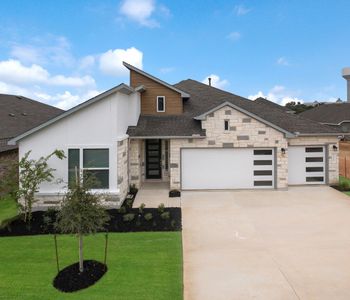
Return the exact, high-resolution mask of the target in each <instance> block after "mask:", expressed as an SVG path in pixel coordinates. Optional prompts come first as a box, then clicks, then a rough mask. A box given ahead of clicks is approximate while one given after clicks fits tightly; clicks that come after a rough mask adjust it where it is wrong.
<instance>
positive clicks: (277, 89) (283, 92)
mask: <svg viewBox="0 0 350 300" xmlns="http://www.w3.org/2000/svg"><path fill="white" fill-rule="evenodd" d="M295 94H296V93H295V92H293V91H289V90H287V89H286V88H285V87H284V86H282V85H275V86H274V87H273V88H272V89H270V90H269V91H268V93H267V94H265V93H263V92H262V91H259V92H257V93H256V94H253V95H249V96H248V99H251V100H255V99H256V98H259V97H262V98H266V99H267V100H270V101H272V102H275V103H278V104H280V105H285V104H286V103H288V102H291V101H294V102H300V103H304V100H303V99H300V98H298V97H297V96H296V95H295Z"/></svg>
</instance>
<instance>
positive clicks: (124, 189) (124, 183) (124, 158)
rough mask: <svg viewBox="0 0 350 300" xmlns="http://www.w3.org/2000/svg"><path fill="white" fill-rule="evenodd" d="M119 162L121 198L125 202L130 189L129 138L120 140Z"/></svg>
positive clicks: (118, 172)
mask: <svg viewBox="0 0 350 300" xmlns="http://www.w3.org/2000/svg"><path fill="white" fill-rule="evenodd" d="M117 162H118V167H117V174H118V189H119V191H120V192H119V193H120V195H119V198H120V201H121V202H123V201H124V199H125V197H126V195H127V193H128V191H129V174H128V167H129V166H128V138H126V139H124V140H122V141H118V149H117Z"/></svg>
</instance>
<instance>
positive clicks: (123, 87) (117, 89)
mask: <svg viewBox="0 0 350 300" xmlns="http://www.w3.org/2000/svg"><path fill="white" fill-rule="evenodd" d="M116 92H121V93H124V94H127V95H130V94H131V93H134V92H135V90H134V89H133V88H131V87H129V86H128V85H126V84H124V83H121V84H119V85H118V86H116V87H114V88H111V89H109V90H107V91H105V92H103V93H101V94H99V95H97V96H95V97H93V98H91V99H89V100H87V101H85V102H83V103H81V104H79V105H77V106H74V107H73V108H71V109H69V110H67V111H65V112H64V113H62V114H60V115H58V116H56V117H55V118H52V119H50V120H48V121H47V122H45V123H42V124H40V125H39V126H37V127H34V128H32V129H30V130H28V131H26V132H24V133H23V134H21V135H18V136H16V137H15V138H13V139H11V140H10V141H9V142H8V143H9V145H15V144H16V142H17V141H19V140H21V139H23V138H25V137H27V136H29V135H31V134H33V133H34V132H37V131H39V130H41V129H43V128H45V127H47V126H49V125H51V124H53V123H56V122H57V121H59V120H61V119H63V118H65V117H68V116H69V115H71V114H73V113H75V112H76V111H78V110H81V109H83V108H85V107H87V106H89V105H91V104H93V103H95V102H97V101H100V100H101V99H103V98H105V97H107V96H109V95H111V94H113V93H116Z"/></svg>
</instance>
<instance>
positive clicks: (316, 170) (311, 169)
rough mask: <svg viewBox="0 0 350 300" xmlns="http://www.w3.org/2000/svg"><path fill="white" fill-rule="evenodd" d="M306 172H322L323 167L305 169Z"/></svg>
mask: <svg viewBox="0 0 350 300" xmlns="http://www.w3.org/2000/svg"><path fill="white" fill-rule="evenodd" d="M306 172H323V167H306Z"/></svg>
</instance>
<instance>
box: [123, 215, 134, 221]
mask: <svg viewBox="0 0 350 300" xmlns="http://www.w3.org/2000/svg"><path fill="white" fill-rule="evenodd" d="M134 219H135V214H131V213H130V214H126V215H124V216H123V221H124V222H131V221H132V220H134Z"/></svg>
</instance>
